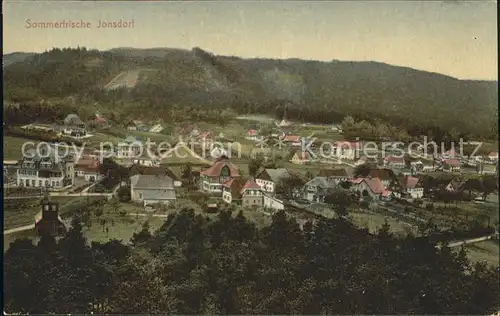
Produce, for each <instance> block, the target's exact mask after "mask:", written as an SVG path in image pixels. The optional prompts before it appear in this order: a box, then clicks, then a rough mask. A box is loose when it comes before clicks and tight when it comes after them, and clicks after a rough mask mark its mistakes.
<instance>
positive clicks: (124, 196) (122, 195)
mask: <svg viewBox="0 0 500 316" xmlns="http://www.w3.org/2000/svg"><path fill="white" fill-rule="evenodd" d="M116 194H117V195H118V200H119V201H120V202H129V201H130V198H131V197H130V188H129V187H121V188H119V189H118V191H117V192H116Z"/></svg>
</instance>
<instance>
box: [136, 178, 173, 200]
mask: <svg viewBox="0 0 500 316" xmlns="http://www.w3.org/2000/svg"><path fill="white" fill-rule="evenodd" d="M130 197H131V200H132V201H135V202H140V203H143V205H144V206H147V205H150V204H157V203H162V204H173V203H174V202H175V201H176V194H175V188H174V181H173V179H172V178H170V177H168V176H166V175H160V174H157V175H142V174H136V175H134V176H132V177H130Z"/></svg>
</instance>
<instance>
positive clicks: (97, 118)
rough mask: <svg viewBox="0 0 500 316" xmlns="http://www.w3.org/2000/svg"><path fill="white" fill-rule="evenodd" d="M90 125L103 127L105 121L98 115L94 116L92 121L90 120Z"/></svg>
mask: <svg viewBox="0 0 500 316" xmlns="http://www.w3.org/2000/svg"><path fill="white" fill-rule="evenodd" d="M92 124H93V125H95V126H103V125H106V124H107V121H106V119H105V118H104V117H103V116H102V115H101V114H99V113H97V112H96V113H95V114H94V119H93V120H92Z"/></svg>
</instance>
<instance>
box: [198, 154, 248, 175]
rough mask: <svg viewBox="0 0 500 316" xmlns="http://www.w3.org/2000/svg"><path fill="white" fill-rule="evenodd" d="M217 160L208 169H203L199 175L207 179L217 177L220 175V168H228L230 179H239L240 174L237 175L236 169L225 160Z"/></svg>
mask: <svg viewBox="0 0 500 316" xmlns="http://www.w3.org/2000/svg"><path fill="white" fill-rule="evenodd" d="M221 158H222V159H219V160H217V161H216V162H215V163H214V164H213V165H212V166H210V167H209V168H208V169H205V170H203V171H202V172H201V174H203V175H206V176H209V177H218V176H220V174H221V171H222V168H224V167H226V166H227V167H228V168H229V176H230V177H239V176H240V174H239V173H238V168H237V167H236V166H235V165H234V164H233V163H232V162H231V161H229V160H228V159H227V158H223V157H221Z"/></svg>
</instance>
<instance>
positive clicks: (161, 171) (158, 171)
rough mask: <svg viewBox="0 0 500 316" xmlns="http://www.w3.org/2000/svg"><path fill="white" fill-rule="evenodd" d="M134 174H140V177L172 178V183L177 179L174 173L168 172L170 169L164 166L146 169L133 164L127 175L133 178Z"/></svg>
mask: <svg viewBox="0 0 500 316" xmlns="http://www.w3.org/2000/svg"><path fill="white" fill-rule="evenodd" d="M136 174H141V175H165V176H167V177H170V178H172V179H173V180H174V181H178V180H179V179H178V177H177V176H176V175H175V173H174V172H173V171H172V170H170V168H168V167H166V166H165V165H164V166H160V167H146V166H142V165H139V164H133V165H132V166H131V167H130V168H129V175H130V176H133V175H136Z"/></svg>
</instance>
